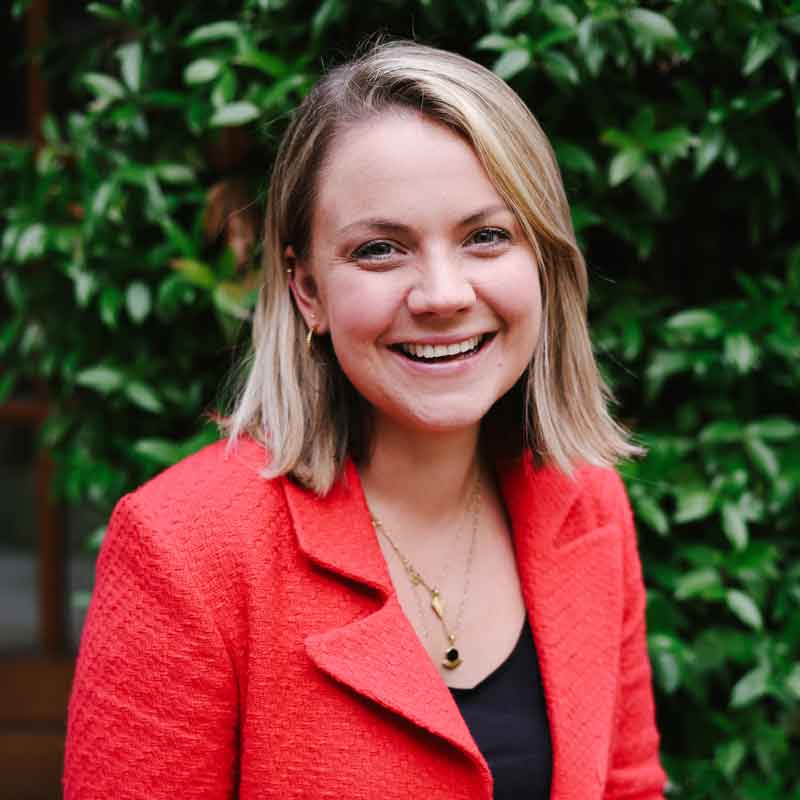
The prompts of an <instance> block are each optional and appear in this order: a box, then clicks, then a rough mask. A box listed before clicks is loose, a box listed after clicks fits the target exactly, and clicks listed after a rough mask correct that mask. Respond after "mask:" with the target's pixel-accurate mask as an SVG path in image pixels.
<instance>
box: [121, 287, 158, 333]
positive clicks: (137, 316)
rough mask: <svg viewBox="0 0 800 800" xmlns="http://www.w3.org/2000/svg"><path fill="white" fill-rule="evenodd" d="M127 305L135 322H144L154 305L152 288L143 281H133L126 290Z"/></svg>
mask: <svg viewBox="0 0 800 800" xmlns="http://www.w3.org/2000/svg"><path fill="white" fill-rule="evenodd" d="M125 305H126V307H127V309H128V314H129V316H130V318H131V319H132V320H133V321H134V322H135V323H137V324H139V323H141V322H144V321H145V320H146V319H147V316H148V314H149V313H150V309H151V307H152V298H151V296H150V288H149V287H148V286H147V285H146V284H144V283H142V282H141V281H136V283H132V284H131V285H130V286H129V287H128V289H127V291H126V292H125Z"/></svg>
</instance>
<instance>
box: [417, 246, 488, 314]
mask: <svg viewBox="0 0 800 800" xmlns="http://www.w3.org/2000/svg"><path fill="white" fill-rule="evenodd" d="M474 302H475V289H474V288H473V286H472V284H471V283H470V282H469V280H467V277H466V276H465V274H464V271H463V268H462V266H461V265H460V264H459V263H458V259H451V258H437V259H435V260H431V261H429V262H428V263H426V264H424V265H423V266H422V267H421V269H420V270H419V278H418V280H417V281H416V283H415V284H414V286H413V287H412V288H411V291H410V292H409V293H408V299H407V303H408V308H409V311H411V313H412V314H434V315H436V316H451V315H452V314H457V313H458V312H459V311H465V310H466V309H468V308H469V307H470V306H472V305H473V303H474Z"/></svg>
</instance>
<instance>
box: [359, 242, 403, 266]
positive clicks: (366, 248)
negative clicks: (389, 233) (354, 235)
mask: <svg viewBox="0 0 800 800" xmlns="http://www.w3.org/2000/svg"><path fill="white" fill-rule="evenodd" d="M396 250H397V248H396V247H395V246H394V245H393V244H392V243H391V242H387V241H384V240H382V239H378V240H376V241H374V242H366V243H365V244H362V245H361V246H360V247H357V248H356V249H355V250H353V253H352V255H351V258H354V259H356V260H358V261H382V260H384V259H387V258H391V257H392V256H393V255H394V254H395V252H396Z"/></svg>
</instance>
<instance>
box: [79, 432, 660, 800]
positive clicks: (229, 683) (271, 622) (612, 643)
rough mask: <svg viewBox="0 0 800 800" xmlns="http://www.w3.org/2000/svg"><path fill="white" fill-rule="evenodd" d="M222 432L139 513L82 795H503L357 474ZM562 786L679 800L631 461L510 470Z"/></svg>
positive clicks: (124, 540) (124, 506) (114, 564)
mask: <svg viewBox="0 0 800 800" xmlns="http://www.w3.org/2000/svg"><path fill="white" fill-rule="evenodd" d="M223 446H224V445H223V443H217V444H214V445H211V446H210V447H208V448H206V449H205V450H203V451H201V452H200V453H197V454H195V455H194V456H191V457H190V458H188V459H186V460H184V461H182V462H181V463H179V464H177V465H176V466H174V467H172V468H170V469H168V470H167V471H166V472H164V473H162V474H161V475H160V476H158V477H157V478H155V479H154V480H152V481H150V482H149V483H147V484H146V485H145V486H143V487H141V488H140V489H139V490H137V491H136V492H134V493H133V494H130V495H127V496H126V497H124V498H123V499H122V500H121V501H120V502H119V504H118V505H117V507H116V509H115V511H114V514H113V516H112V519H111V523H110V525H109V528H108V532H107V535H106V538H105V541H104V542H103V546H102V549H101V552H100V556H99V559H98V563H97V573H96V585H95V591H94V595H93V598H92V602H91V605H90V608H89V612H88V616H87V619H86V624H85V627H84V631H83V637H82V640H81V648H80V654H79V658H78V664H77V670H76V675H75V681H74V685H73V690H72V696H71V700H70V706H69V719H68V733H67V746H66V760H65V771H64V788H65V798H66V800H78V799H79V798H80V800H87V799H88V798H98V800H100V799H101V798H102V800H124V799H125V798H139V799H140V800H162V799H163V800H175V799H176V798H180V800H191V799H192V798H204V800H205V799H207V800H222V799H223V798H233V797H239V798H247V799H248V800H249V799H251V798H252V800H256V798H262V799H263V800H272V798H281V799H282V800H283V799H284V798H338V800H345V798H346V799H347V800H351V798H364V800H367V799H369V800H372V798H376V799H379V800H394V799H395V798H397V800H408V798H411V797H424V798H430V799H432V800H438V798H442V799H443V800H444V798H447V800H454V799H455V798H463V799H464V800H468V799H469V800H476V799H478V798H487V800H488V798H491V796H492V780H491V774H490V772H489V769H488V767H487V765H486V762H485V760H484V759H483V757H482V756H481V753H480V752H479V751H478V749H477V747H476V745H475V742H474V741H473V739H472V737H471V736H470V733H469V731H468V729H467V727H466V724H465V723H464V721H463V719H462V717H461V715H460V714H459V711H458V708H457V706H456V704H455V702H454V701H453V699H452V697H451V695H450V692H449V690H448V689H447V687H446V685H445V684H444V682H443V681H442V679H441V677H440V676H439V674H438V672H437V671H436V668H435V667H434V665H433V664H432V662H431V661H430V659H429V658H428V656H427V654H426V652H425V650H424V649H423V647H422V645H421V644H420V642H419V640H418V639H417V637H416V635H415V633H414V631H413V629H412V627H411V626H410V624H409V623H408V621H407V620H406V617H405V616H404V614H403V612H402V610H401V607H400V605H399V603H398V600H397V597H396V595H395V593H394V590H393V588H392V584H391V580H390V578H389V575H388V572H387V569H386V565H385V562H384V559H383V556H382V554H381V550H380V547H379V544H378V542H377V540H376V538H375V534H374V532H373V529H372V526H371V523H370V517H369V512H368V510H367V506H366V503H365V500H364V496H363V494H362V491H361V486H360V483H359V478H358V473H357V471H356V469H355V468H354V467H353V465H352V464H348V466H347V468H346V472H345V475H344V478H343V480H342V481H340V482H339V483H338V484H337V485H336V487H335V488H334V489H333V491H332V492H331V493H330V494H329V495H328V496H327V497H325V498H323V499H320V498H318V497H316V496H315V495H314V494H312V493H311V492H308V491H305V490H303V489H301V488H299V487H298V486H296V485H295V484H293V483H292V482H290V481H289V480H286V479H279V480H271V481H267V480H263V479H261V478H259V477H258V475H257V473H258V470H259V469H260V467H261V466H262V464H263V463H264V458H265V456H264V451H263V449H262V448H261V447H260V446H259V445H257V444H255V443H254V442H252V441H249V440H247V441H244V442H242V443H241V444H240V446H239V448H238V450H237V451H236V452H235V453H234V454H233V455H232V456H231V457H230V458H228V459H225V458H224V454H223ZM501 486H502V492H503V495H504V499H505V503H506V507H507V509H508V512H509V515H510V519H511V521H512V525H513V531H514V540H515V546H516V553H517V559H518V568H519V574H520V579H521V581H522V587H523V592H524V597H525V603H526V606H527V610H528V615H529V619H530V622H531V626H532V629H533V633H534V637H535V641H536V646H537V650H538V654H539V661H540V665H541V673H542V680H543V684H544V691H545V696H546V700H547V711H548V715H549V721H550V730H551V737H552V744H553V782H552V794H551V798H554V800H595V799H596V800H599V799H600V798H606V799H610V798H619V800H622V798H626V799H627V800H633V798H636V799H637V800H653V798H661V797H662V789H663V784H664V774H663V772H662V770H661V767H660V766H659V762H658V734H657V732H656V728H655V723H654V715H653V700H652V692H651V683H650V666H649V663H648V659H647V652H646V646H645V622H644V609H645V596H644V591H643V587H642V582H641V570H640V564H639V558H638V555H637V551H636V540H635V533H634V529H633V524H632V520H631V514H630V510H629V506H628V503H627V499H626V496H625V492H624V489H623V487H622V484H621V482H620V480H619V478H618V477H617V475H616V473H614V472H613V471H611V470H604V469H598V468H592V467H586V468H583V469H581V470H579V471H578V473H577V475H576V479H575V480H570V479H569V478H567V477H565V476H564V475H562V474H561V473H559V472H557V471H556V470H555V469H550V468H545V469H534V468H533V467H532V466H531V464H530V462H529V461H527V460H526V461H524V462H523V461H520V462H519V463H517V464H516V465H514V466H509V467H506V468H504V469H503V470H501Z"/></svg>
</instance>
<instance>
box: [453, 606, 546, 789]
mask: <svg viewBox="0 0 800 800" xmlns="http://www.w3.org/2000/svg"><path fill="white" fill-rule="evenodd" d="M450 692H451V694H452V695H453V698H454V699H455V701H456V703H457V704H458V708H459V710H460V711H461V715H462V716H463V717H464V719H465V721H466V723H467V726H468V727H469V730H470V733H471V734H472V738H473V739H475V743H476V744H477V745H478V748H479V749H480V751H481V753H483V756H484V758H485V759H486V762H487V763H488V764H489V768H490V769H491V771H492V776H493V777H494V800H519V799H520V798H526V800H528V799H530V800H547V798H548V797H550V776H551V772H552V760H553V756H552V750H551V746H550V729H549V727H548V724H547V710H546V708H545V701H544V690H543V688H542V679H541V676H540V674H539V662H538V659H537V658H536V647H535V646H534V643H533V635H532V634H531V629H530V626H529V625H528V620H527V618H526V620H525V624H524V625H523V626H522V633H521V634H520V637H519V640H518V641H517V644H516V646H515V647H514V650H513V652H512V653H511V655H510V656H509V657H508V658H507V659H506V660H505V661H504V662H503V663H502V664H501V665H500V666H499V667H498V668H497V669H496V670H495V671H494V672H493V673H492V674H491V675H489V676H488V677H486V678H484V679H483V680H482V681H481V682H480V683H479V684H478V685H477V686H475V687H474V688H472V689H453V688H451V689H450Z"/></svg>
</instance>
